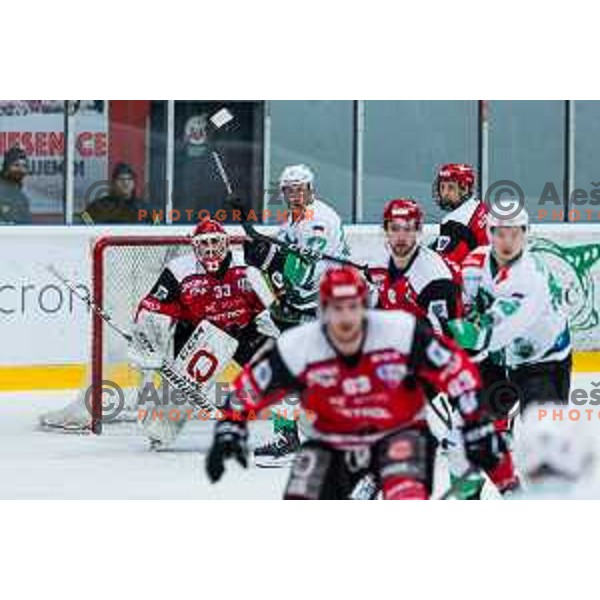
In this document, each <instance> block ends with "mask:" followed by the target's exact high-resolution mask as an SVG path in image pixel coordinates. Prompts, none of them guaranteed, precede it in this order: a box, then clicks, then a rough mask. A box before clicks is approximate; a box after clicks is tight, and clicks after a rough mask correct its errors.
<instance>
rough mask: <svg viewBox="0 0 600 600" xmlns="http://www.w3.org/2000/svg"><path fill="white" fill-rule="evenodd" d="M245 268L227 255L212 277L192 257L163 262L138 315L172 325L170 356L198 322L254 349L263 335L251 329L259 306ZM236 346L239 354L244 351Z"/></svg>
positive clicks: (262, 307) (262, 306)
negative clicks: (146, 313)
mask: <svg viewBox="0 0 600 600" xmlns="http://www.w3.org/2000/svg"><path fill="white" fill-rule="evenodd" d="M246 269H247V267H245V266H242V265H235V264H234V263H233V255H232V254H231V253H230V254H229V255H228V256H227V258H226V259H225V260H224V261H223V263H222V265H221V268H220V269H219V270H218V271H217V272H215V273H208V272H207V271H206V270H205V269H204V267H203V266H202V264H201V263H200V262H199V261H197V260H196V257H195V256H194V255H193V254H187V255H185V256H181V257H179V258H176V259H174V260H172V261H171V262H170V263H168V265H167V266H166V267H165V269H164V270H163V272H162V273H161V275H160V276H159V278H158V280H157V282H156V283H155V285H154V287H153V288H152V289H151V291H150V293H149V294H148V295H147V296H146V297H145V298H143V299H142V301H141V302H140V304H139V307H138V312H139V311H141V310H148V311H152V312H158V313H162V314H165V315H168V316H170V317H171V318H173V319H174V320H175V321H176V322H177V329H176V332H175V347H176V350H175V352H176V353H177V348H179V347H181V346H182V344H183V343H185V340H186V339H187V336H189V335H190V334H191V333H192V332H193V330H194V329H195V327H196V326H197V325H198V323H200V321H202V320H204V319H206V320H207V321H210V322H211V323H213V324H214V325H216V326H217V327H219V328H220V329H222V330H223V331H225V332H226V333H228V334H229V335H231V336H233V337H235V338H237V339H238V340H243V341H244V342H245V343H246V344H250V345H251V346H252V349H254V350H256V348H257V347H258V345H259V344H260V343H261V342H263V341H264V337H263V336H261V335H260V334H258V333H257V332H256V331H255V326H254V319H255V318H256V316H257V315H258V314H259V313H261V312H262V311H264V310H265V307H264V305H263V303H262V302H261V300H260V298H259V297H258V295H257V294H256V292H255V291H254V289H253V287H252V285H251V284H250V281H249V280H248V278H247V276H246ZM241 346H242V344H240V350H239V352H243V351H244V350H245V349H248V347H247V346H246V348H243V347H241ZM247 355H248V357H249V355H250V351H249V352H248V353H247ZM238 358H239V357H238Z"/></svg>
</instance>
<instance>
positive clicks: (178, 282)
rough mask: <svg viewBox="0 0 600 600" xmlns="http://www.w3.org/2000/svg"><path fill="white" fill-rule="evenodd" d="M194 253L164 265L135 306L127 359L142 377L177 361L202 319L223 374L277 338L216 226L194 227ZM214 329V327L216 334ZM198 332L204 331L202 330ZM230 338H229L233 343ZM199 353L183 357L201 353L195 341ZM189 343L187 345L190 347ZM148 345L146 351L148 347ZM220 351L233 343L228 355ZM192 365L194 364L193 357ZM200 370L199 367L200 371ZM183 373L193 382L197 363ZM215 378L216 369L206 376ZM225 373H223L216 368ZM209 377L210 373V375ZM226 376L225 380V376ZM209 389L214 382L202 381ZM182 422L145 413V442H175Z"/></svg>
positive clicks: (210, 222)
mask: <svg viewBox="0 0 600 600" xmlns="http://www.w3.org/2000/svg"><path fill="white" fill-rule="evenodd" d="M192 247H193V249H194V252H193V253H189V254H186V255H184V256H181V257H179V258H175V259H174V260H172V261H171V262H169V263H168V264H167V266H166V267H165V269H164V270H163V272H162V273H161V275H160V276H159V278H158V280H157V282H156V283H155V285H154V287H153V288H152V290H151V291H150V293H149V294H148V295H147V296H146V297H145V298H143V300H142V301H141V302H140V304H139V308H138V314H137V317H136V324H135V327H134V330H133V340H132V343H131V345H130V360H131V362H132V363H133V364H134V365H136V366H137V367H138V368H139V369H141V370H142V371H143V372H145V373H150V374H151V373H152V372H153V371H154V370H156V369H158V368H160V366H161V364H162V363H163V361H164V360H165V358H168V359H171V357H169V356H167V354H168V353H169V352H172V357H176V360H177V357H178V355H179V354H180V351H181V350H182V349H183V348H184V346H185V345H186V343H188V340H190V342H189V344H192V345H193V344H195V342H196V334H197V332H198V330H197V327H198V326H199V324H201V323H202V322H203V321H205V322H207V323H208V324H209V325H210V326H214V327H213V328H212V330H211V331H212V333H213V338H211V339H213V340H214V339H215V338H214V336H216V341H213V346H211V348H210V350H211V353H210V359H209V360H210V361H212V362H213V365H216V364H217V362H218V361H217V359H216V356H217V355H226V356H225V358H223V362H224V363H226V364H223V365H221V364H220V363H219V367H220V368H223V369H228V372H229V373H231V372H233V373H235V372H236V370H237V371H238V372H239V369H240V366H243V365H244V364H246V363H247V362H248V361H249V360H250V358H251V357H252V355H253V354H254V353H255V352H256V350H257V349H258V348H259V347H260V346H261V345H262V343H263V342H264V341H265V340H266V339H267V337H275V336H277V335H278V334H279V330H278V329H277V328H276V327H275V325H274V324H273V322H272V321H271V318H270V316H269V313H268V310H267V309H266V307H265V305H264V303H263V301H262V300H261V298H260V297H259V295H258V294H257V292H256V291H255V289H254V288H253V286H252V284H251V283H250V280H249V278H248V272H247V271H248V267H246V266H243V265H237V264H235V263H234V257H233V254H232V252H231V249H230V245H229V236H228V234H227V232H226V231H225V229H224V228H223V226H222V225H221V224H220V223H218V222H217V221H213V220H206V221H203V222H201V223H199V224H198V225H197V226H196V228H195V230H194V233H193V235H192ZM215 328H216V329H215ZM200 329H201V335H204V331H205V330H206V329H208V328H207V327H205V326H202V327H201V328H200ZM231 338H233V340H231ZM200 339H201V340H202V341H198V344H199V347H198V348H189V349H188V348H187V347H186V351H185V352H182V353H181V355H182V357H181V360H182V362H183V361H185V357H184V356H183V355H192V356H193V353H194V352H196V355H197V356H201V354H202V352H204V354H202V356H206V351H205V350H203V349H202V348H203V346H202V344H203V343H207V340H206V338H200ZM189 344H188V346H189ZM148 346H150V347H151V348H152V351H151V352H148V350H147V348H148ZM225 346H229V347H232V346H235V350H234V351H233V353H232V354H231V353H230V354H229V355H227V353H225V352H224V348H225ZM190 360H192V361H193V360H194V358H191V359H190ZM199 368H200V367H198V369H199ZM182 370H184V371H187V372H188V373H189V372H190V370H191V373H193V376H194V377H197V373H198V371H197V368H196V363H193V364H192V365H191V366H190V365H188V364H187V363H186V364H185V365H182ZM213 372H214V373H215V374H216V373H217V371H216V366H215V367H214V369H211V370H210V373H211V374H212V373H213ZM219 372H226V371H219ZM211 377H212V376H211ZM225 378H226V379H227V376H225ZM203 381H204V382H206V383H205V385H207V386H209V385H212V384H213V382H214V378H211V379H210V380H209V379H208V378H204V379H203ZM183 425H184V420H179V421H174V422H171V421H168V420H166V421H161V420H156V419H150V416H149V415H148V414H145V415H144V417H143V421H142V428H143V430H144V432H145V433H146V435H147V437H148V438H149V439H150V444H151V447H152V448H154V449H164V448H165V447H167V446H169V445H170V444H171V443H172V442H173V441H174V439H175V438H176V437H177V435H178V433H179V431H180V430H181V428H182V427H183Z"/></svg>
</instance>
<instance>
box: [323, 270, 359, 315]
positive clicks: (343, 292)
mask: <svg viewBox="0 0 600 600" xmlns="http://www.w3.org/2000/svg"><path fill="white" fill-rule="evenodd" d="M319 291H320V304H321V308H324V307H326V306H327V304H329V302H331V301H332V300H350V299H355V298H356V299H359V300H361V301H362V302H363V303H364V304H365V305H366V303H367V296H368V288H367V284H366V282H365V280H364V279H363V277H362V275H361V274H360V273H359V272H358V270H357V269H355V268H354V267H350V266H343V267H336V268H333V269H329V271H326V272H325V273H324V274H323V277H322V278H321V284H320V288H319Z"/></svg>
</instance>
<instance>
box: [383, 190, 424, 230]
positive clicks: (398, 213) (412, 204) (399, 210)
mask: <svg viewBox="0 0 600 600" xmlns="http://www.w3.org/2000/svg"><path fill="white" fill-rule="evenodd" d="M390 221H401V222H403V223H410V222H413V223H415V226H416V228H417V230H421V228H422V227H423V221H424V217H423V210H422V208H421V207H420V206H419V203H418V202H417V201H416V200H413V199H412V198H396V199H395V200H390V201H389V202H388V203H387V204H386V205H385V208H384V209H383V227H384V229H385V228H386V227H387V224H388V223H389V222H390Z"/></svg>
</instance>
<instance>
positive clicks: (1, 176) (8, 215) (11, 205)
mask: <svg viewBox="0 0 600 600" xmlns="http://www.w3.org/2000/svg"><path fill="white" fill-rule="evenodd" d="M27 172H28V171H27V154H25V151H24V150H23V149H22V148H19V147H18V146H13V147H12V148H9V149H8V150H7V151H6V152H5V153H4V162H3V164H2V173H0V224H3V225H7V224H18V225H29V224H31V212H30V210H29V198H28V197H27V195H26V194H25V192H24V191H23V181H24V179H25V177H26V175H27Z"/></svg>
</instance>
